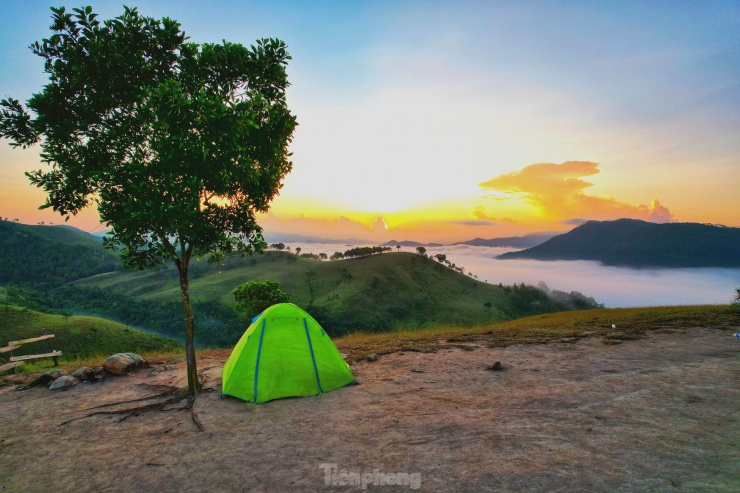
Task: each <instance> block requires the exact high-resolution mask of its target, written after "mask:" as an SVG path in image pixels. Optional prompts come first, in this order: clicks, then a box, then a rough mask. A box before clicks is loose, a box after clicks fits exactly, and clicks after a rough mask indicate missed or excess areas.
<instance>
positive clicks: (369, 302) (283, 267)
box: [65, 252, 596, 342]
mask: <svg viewBox="0 0 740 493" xmlns="http://www.w3.org/2000/svg"><path fill="white" fill-rule="evenodd" d="M191 277H192V281H191V284H190V292H191V295H192V297H193V300H194V302H195V304H196V318H197V317H199V316H201V317H202V311H201V312H200V313H199V310H198V303H200V304H201V308H203V307H204V306H205V305H206V304H208V303H211V304H212V303H213V302H214V301H217V302H218V305H220V306H221V307H224V308H229V307H233V305H234V298H233V295H232V290H233V289H234V288H235V287H236V286H238V285H239V284H241V283H244V282H246V281H250V280H258V281H261V280H272V281H278V282H280V284H281V289H283V290H284V291H285V292H287V293H288V294H289V295H290V297H291V301H292V302H294V303H296V304H298V305H299V306H302V307H305V308H306V309H307V311H308V312H309V313H311V314H312V315H313V316H314V317H316V318H317V319H318V320H319V322H321V323H322V324H323V325H324V326H325V327H326V328H327V330H328V331H329V332H330V333H332V334H341V333H346V332H351V331H371V332H372V331H382V330H392V329H398V328H410V329H414V328H421V327H428V326H431V325H448V326H449V325H456V326H471V325H476V324H485V323H494V322H499V321H502V320H509V319H512V318H516V317H520V316H526V315H532V314H538V313H546V312H554V311H559V310H567V309H573V308H578V309H583V308H590V307H593V306H596V303H595V302H594V301H593V300H592V299H587V298H586V297H584V296H582V295H580V294H576V293H574V294H571V295H568V294H566V293H561V292H551V293H549V295H548V294H546V293H544V292H542V291H540V290H538V289H536V288H533V287H531V286H524V285H514V286H501V285H491V284H487V283H483V282H480V281H477V280H474V279H472V278H470V277H468V276H466V275H463V274H460V273H458V272H455V271H453V270H451V269H449V268H447V267H444V266H442V265H440V264H439V263H437V262H436V261H434V260H432V259H430V258H427V257H422V256H419V255H416V254H411V253H403V252H402V253H395V252H394V253H386V254H382V255H372V256H368V257H361V258H354V259H348V260H340V261H330V262H327V261H323V262H322V261H319V260H314V259H310V258H297V257H296V256H295V255H292V254H290V253H285V252H267V253H266V254H265V255H263V256H257V257H253V258H246V259H244V258H240V257H237V256H230V257H228V258H227V259H226V261H225V262H224V263H223V264H221V265H214V264H208V263H205V262H201V263H200V264H196V265H195V266H194V268H193V272H192V276H191ZM73 287H74V289H75V290H76V293H74V292H71V291H70V290H68V291H67V293H66V294H65V297H66V298H68V299H73V298H76V299H78V300H81V297H83V296H85V297H87V299H90V298H98V299H101V300H102V301H101V303H100V305H99V306H98V308H95V307H93V306H90V305H88V309H91V310H92V309H95V310H101V309H104V308H105V307H106V306H108V307H110V306H111V305H114V304H115V305H121V304H126V303H125V302H124V301H122V300H123V299H124V298H133V299H134V300H135V301H136V303H138V304H139V305H140V306H141V307H142V310H143V309H144V308H143V307H147V308H146V310H147V311H149V312H150V311H151V310H152V309H153V307H162V308H161V309H160V310H162V311H166V312H167V313H168V314H171V316H169V318H170V319H171V318H172V317H174V316H175V315H174V314H175V313H176V310H177V309H178V308H177V307H178V306H179V302H180V288H179V284H178V278H177V272H176V271H175V269H174V268H173V267H170V268H165V267H162V268H160V269H157V270H154V271H143V272H126V271H117V272H112V273H106V274H100V275H96V276H93V277H90V278H86V279H82V280H79V281H77V282H75V283H74V284H73ZM116 297H117V298H116ZM114 298H115V300H114ZM116 300H118V301H116ZM81 301H82V300H81ZM128 305H129V306H126V307H125V309H126V310H129V311H130V310H132V307H131V306H130V305H131V304H128ZM165 307H170V308H165ZM210 307H211V309H215V307H214V306H213V305H210ZM229 309H230V310H232V311H233V309H231V308H229ZM122 310H123V309H121V310H119V312H117V313H111V315H113V316H116V318H118V319H121V320H127V317H125V316H122V315H121V314H120V313H121V311H122ZM175 319H176V317H175ZM243 320H245V319H243ZM132 323H134V322H132ZM136 323H137V324H138V325H140V326H147V325H146V324H145V323H143V321H139V322H136ZM196 323H198V321H196ZM201 324H202V319H201ZM179 325H181V321H178V323H177V324H176V325H173V330H181V329H174V327H175V326H177V327H179ZM207 325H208V324H207ZM243 328H244V326H243V325H242V326H241V329H240V331H239V332H238V333H239V334H240V333H241V331H243ZM206 329H207V328H206ZM158 330H162V329H161V328H158ZM196 331H197V329H196ZM164 332H166V333H169V329H165V330H164ZM201 335H202V333H201ZM196 337H197V333H196ZM224 342H226V341H224Z"/></svg>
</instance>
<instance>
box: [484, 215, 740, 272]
mask: <svg viewBox="0 0 740 493" xmlns="http://www.w3.org/2000/svg"><path fill="white" fill-rule="evenodd" d="M738 245H740V228H728V227H723V226H712V225H708V224H696V223H666V224H654V223H649V222H645V221H638V220H636V219H618V220H616V221H588V222H587V223H585V224H582V225H581V226H578V227H577V228H575V229H573V230H572V231H570V232H568V233H566V234H562V235H560V236H556V237H554V238H552V239H550V240H548V241H546V242H545V243H542V244H541V245H537V246H535V247H532V248H529V249H527V250H523V251H519V252H510V253H505V254H503V255H500V256H499V257H498V258H500V259H515V258H529V259H536V260H596V261H599V262H602V263H604V264H606V265H618V266H627V267H740V248H739V247H738Z"/></svg>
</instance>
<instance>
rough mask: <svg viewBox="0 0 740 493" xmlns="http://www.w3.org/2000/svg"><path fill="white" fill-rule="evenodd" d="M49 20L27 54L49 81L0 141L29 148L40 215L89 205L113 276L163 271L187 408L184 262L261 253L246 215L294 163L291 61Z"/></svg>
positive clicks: (67, 19) (82, 15) (159, 29)
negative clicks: (118, 269) (117, 250)
mask: <svg viewBox="0 0 740 493" xmlns="http://www.w3.org/2000/svg"><path fill="white" fill-rule="evenodd" d="M52 12H53V15H52V18H53V24H52V26H51V29H52V31H53V34H52V36H51V37H49V38H48V39H44V40H42V42H41V43H38V42H36V43H34V44H33V45H31V49H32V51H33V53H34V54H36V55H38V56H40V57H41V58H43V59H44V61H45V65H44V69H45V71H46V72H47V73H48V74H49V83H48V84H47V85H46V86H44V88H43V90H42V91H41V92H40V93H37V94H34V95H33V96H32V97H31V99H29V101H28V102H27V103H26V105H25V107H24V105H22V104H21V103H20V102H19V101H18V100H15V99H11V98H8V99H5V100H3V101H2V102H0V107H1V108H2V111H1V112H0V134H1V135H2V136H4V137H6V138H8V139H10V141H11V145H12V146H14V147H18V146H20V147H23V148H27V147H29V146H32V145H34V144H36V143H38V142H39V141H40V142H41V144H40V146H41V153H40V155H41V160H42V162H44V163H45V164H46V165H48V166H49V167H50V169H48V170H37V171H34V172H31V173H26V174H27V176H28V177H29V179H30V180H31V183H33V184H34V185H36V186H37V187H39V188H42V189H43V190H44V191H45V192H46V193H47V199H46V202H45V203H44V204H43V205H42V206H41V208H42V209H43V208H52V209H53V210H55V211H57V212H59V213H60V214H61V215H62V216H64V217H65V218H66V219H69V217H70V216H71V215H75V214H77V213H78V212H79V211H80V210H82V209H83V208H85V207H86V206H88V205H91V204H95V205H97V208H98V212H99V214H100V218H101V221H102V222H103V223H104V224H105V225H106V226H107V227H110V228H111V232H110V233H109V234H108V236H107V238H106V240H105V245H106V246H107V247H108V248H114V247H115V246H116V245H120V246H122V247H123V248H121V251H122V253H121V258H122V260H123V263H124V265H125V266H127V267H130V268H138V269H145V268H150V267H153V266H155V265H158V264H162V263H164V262H166V261H169V260H172V261H173V262H174V264H175V265H176V267H177V270H178V272H179V279H180V288H181V294H182V308H183V314H184V319H185V352H186V360H187V375H188V393H189V396H190V398H191V403H192V400H193V399H194V397H195V393H196V392H197V390H198V388H199V382H198V375H197V370H196V362H195V343H194V315H193V310H192V307H191V303H190V288H189V280H188V269H189V266H190V261H191V259H192V258H193V256H195V257H196V258H200V257H207V258H209V259H218V258H221V257H222V256H223V255H224V253H226V252H229V251H233V250H234V249H238V250H240V251H241V252H242V253H243V254H250V255H251V254H253V253H255V252H259V251H263V250H264V249H265V247H266V243H265V241H264V239H263V237H262V229H261V228H260V226H259V225H258V224H257V222H256V214H257V213H259V212H266V211H267V210H268V209H269V204H270V201H271V200H272V199H273V198H274V197H275V195H276V194H277V193H278V191H279V189H280V188H281V187H282V179H283V177H284V176H285V174H287V173H288V172H290V170H291V167H292V163H291V162H290V161H289V159H288V158H289V156H290V154H289V152H288V149H287V147H288V144H289V143H290V141H291V140H292V135H293V130H294V129H295V126H296V121H295V117H294V116H293V115H292V114H291V113H290V111H289V110H288V107H287V104H286V101H285V89H286V87H287V86H288V81H287V76H286V72H285V66H286V64H287V60H289V59H290V57H289V56H288V53H287V51H286V46H285V44H284V43H283V42H282V41H280V40H277V39H262V40H259V41H257V42H256V43H255V45H253V46H251V47H249V48H246V47H244V46H242V45H239V44H233V43H229V42H226V41H224V42H223V43H222V44H203V45H198V44H194V43H186V42H185V40H186V37H185V33H184V32H182V31H181V30H180V25H179V24H178V23H177V22H176V21H174V20H172V19H169V18H163V19H161V20H155V19H152V18H149V17H143V16H141V15H140V14H139V13H138V11H137V9H135V8H127V7H125V11H124V13H123V14H122V15H121V16H119V17H116V18H115V19H112V20H107V21H105V22H103V23H101V22H100V21H98V20H97V19H96V17H97V15H96V14H94V13H93V12H92V8H91V7H85V8H84V9H73V13H72V14H70V13H67V12H66V11H65V9H64V8H63V7H61V8H52ZM34 114H35V117H34Z"/></svg>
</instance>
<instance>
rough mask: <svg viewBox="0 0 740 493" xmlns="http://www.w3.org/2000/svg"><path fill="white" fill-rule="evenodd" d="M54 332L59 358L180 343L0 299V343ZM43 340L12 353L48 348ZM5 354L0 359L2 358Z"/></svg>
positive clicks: (170, 347) (171, 346)
mask: <svg viewBox="0 0 740 493" xmlns="http://www.w3.org/2000/svg"><path fill="white" fill-rule="evenodd" d="M46 334H54V335H55V337H54V339H52V346H53V347H54V349H58V350H61V351H62V358H61V360H62V361H69V360H74V359H76V358H79V357H83V358H84V357H89V356H93V355H105V356H109V355H111V354H113V353H118V352H129V351H130V352H137V353H138V352H149V351H168V350H173V349H178V348H180V347H181V345H180V344H179V343H178V342H176V341H174V340H172V339H168V338H166V337H161V336H157V335H154V334H148V333H146V332H142V331H140V330H136V329H133V328H131V327H127V326H125V325H122V324H119V323H116V322H111V321H110V320H105V319H102V318H97V317H78V316H69V317H65V316H63V315H48V314H45V313H40V312H37V311H34V310H29V309H27V308H21V307H19V306H16V305H12V304H6V303H0V347H4V346H7V344H8V342H9V341H18V340H22V339H29V338H32V337H38V336H41V335H46ZM48 349H49V346H48V344H47V342H46V341H40V342H37V343H31V344H27V345H23V346H21V347H20V348H19V349H17V350H15V351H13V355H15V356H20V355H23V354H39V353H46V352H48ZM6 356H7V354H3V355H2V357H0V359H2V361H3V362H5V357H6Z"/></svg>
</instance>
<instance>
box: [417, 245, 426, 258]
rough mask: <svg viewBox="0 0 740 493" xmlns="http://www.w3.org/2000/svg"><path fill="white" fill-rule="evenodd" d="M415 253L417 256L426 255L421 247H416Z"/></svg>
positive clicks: (424, 249)
mask: <svg viewBox="0 0 740 493" xmlns="http://www.w3.org/2000/svg"><path fill="white" fill-rule="evenodd" d="M416 253H418V254H419V255H422V256H424V255H426V254H427V249H426V248H424V247H423V246H419V247H416Z"/></svg>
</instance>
